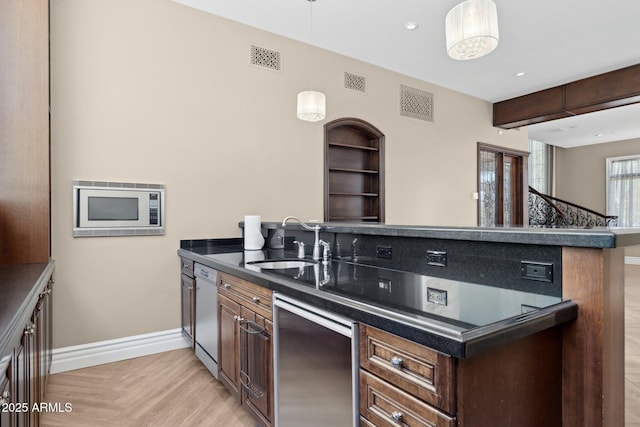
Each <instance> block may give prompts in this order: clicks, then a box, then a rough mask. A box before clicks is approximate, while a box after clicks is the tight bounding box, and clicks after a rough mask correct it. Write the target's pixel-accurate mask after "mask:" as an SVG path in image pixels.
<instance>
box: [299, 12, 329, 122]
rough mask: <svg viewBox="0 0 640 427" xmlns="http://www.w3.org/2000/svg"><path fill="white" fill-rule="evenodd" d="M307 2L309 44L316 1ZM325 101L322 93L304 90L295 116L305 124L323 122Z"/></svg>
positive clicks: (300, 95)
mask: <svg viewBox="0 0 640 427" xmlns="http://www.w3.org/2000/svg"><path fill="white" fill-rule="evenodd" d="M307 1H308V2H309V9H310V14H309V43H311V42H312V41H313V2H314V1H316V0H307ZM326 104H327V99H326V97H325V95H324V93H322V92H318V91H314V90H306V91H302V92H300V93H298V108H297V115H298V118H299V119H300V120H304V121H306V122H317V121H320V120H323V119H324V118H325V116H326V111H327V108H326Z"/></svg>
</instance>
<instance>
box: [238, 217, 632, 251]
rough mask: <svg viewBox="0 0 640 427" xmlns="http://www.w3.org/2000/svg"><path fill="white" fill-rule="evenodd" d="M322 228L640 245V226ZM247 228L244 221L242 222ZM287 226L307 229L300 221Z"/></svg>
mask: <svg viewBox="0 0 640 427" xmlns="http://www.w3.org/2000/svg"><path fill="white" fill-rule="evenodd" d="M309 224H317V225H319V226H320V227H321V232H326V233H348V234H366V235H373V236H388V237H414V238H423V239H424V238H431V239H444V240H468V241H476V242H494V243H518V244H528V245H548V246H572V247H584V248H598V249H606V248H616V247H625V246H635V245H640V228H618V227H597V228H560V227H557V228H552V227H548V228H545V227H504V228H501V227H445V226H415V225H387V224H350V223H331V222H328V223H321V222H318V223H309ZM238 226H239V227H240V228H244V221H240V222H239V223H238ZM262 228H263V229H266V230H271V229H281V228H283V226H282V223H280V222H272V221H265V222H262ZM286 228H292V229H296V230H301V231H303V230H304V229H303V228H302V227H301V226H300V225H299V224H296V223H288V224H287V225H286Z"/></svg>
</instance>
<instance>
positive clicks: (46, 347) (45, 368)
mask: <svg viewBox="0 0 640 427" xmlns="http://www.w3.org/2000/svg"><path fill="white" fill-rule="evenodd" d="M52 285H53V279H51V280H50V281H49V284H48V285H47V287H46V288H45V289H44V291H43V292H42V294H41V295H40V301H41V310H42V312H41V313H40V329H39V332H38V341H39V343H40V348H39V358H40V372H39V375H40V385H39V387H40V399H39V400H40V401H44V394H45V388H46V384H47V379H48V378H49V372H50V371H51V353H52V347H53V343H52V328H51V325H52V324H51V321H52V299H51V298H52V297H51V289H52V288H51V287H52Z"/></svg>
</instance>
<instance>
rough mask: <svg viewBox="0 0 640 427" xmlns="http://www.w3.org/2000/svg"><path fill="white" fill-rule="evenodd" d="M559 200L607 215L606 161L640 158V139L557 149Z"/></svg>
mask: <svg viewBox="0 0 640 427" xmlns="http://www.w3.org/2000/svg"><path fill="white" fill-rule="evenodd" d="M555 154H556V196H557V197H558V198H560V199H564V200H568V201H570V202H573V203H576V204H578V205H581V206H584V207H585V208H589V209H592V210H594V211H596V212H600V213H606V210H607V209H606V208H607V201H606V197H607V196H606V188H605V187H606V160H607V158H608V157H620V156H629V155H632V154H640V139H630V140H626V141H618V142H609V143H606V144H593V145H585V146H583V147H575V148H556V152H555Z"/></svg>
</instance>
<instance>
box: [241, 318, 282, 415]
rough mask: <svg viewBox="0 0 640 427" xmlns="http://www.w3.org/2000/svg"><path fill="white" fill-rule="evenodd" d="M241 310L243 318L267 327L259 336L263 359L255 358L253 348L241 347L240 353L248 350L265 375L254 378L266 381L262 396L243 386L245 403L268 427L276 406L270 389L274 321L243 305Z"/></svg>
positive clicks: (251, 360)
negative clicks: (260, 377)
mask: <svg viewBox="0 0 640 427" xmlns="http://www.w3.org/2000/svg"><path fill="white" fill-rule="evenodd" d="M240 312H241V316H242V318H243V319H246V320H251V321H253V322H255V323H256V324H258V325H260V326H262V327H264V329H265V333H264V334H261V335H260V338H258V339H260V340H262V342H261V345H263V346H264V347H263V348H262V350H263V354H261V356H262V358H261V360H255V359H253V357H255V352H254V351H253V350H252V349H251V348H241V349H240V353H241V354H242V353H243V352H248V356H249V359H250V362H252V363H253V364H254V368H255V371H256V372H257V373H258V374H262V376H263V378H262V379H254V380H256V381H257V382H264V384H263V385H264V387H265V389H264V393H263V394H262V395H261V396H255V395H254V394H252V393H251V392H248V391H247V390H246V388H245V387H242V402H243V405H245V406H246V407H247V408H248V409H249V410H250V411H251V412H253V413H254V414H255V415H256V416H257V417H258V419H259V422H260V425H261V426H265V427H266V426H269V425H271V420H273V408H274V406H273V398H274V393H272V392H270V390H273V340H272V337H273V323H272V322H271V321H270V320H268V319H265V318H264V317H262V316H260V315H259V314H256V313H254V312H252V311H251V310H249V309H246V308H245V307H241V310H240ZM250 346H251V344H250Z"/></svg>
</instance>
